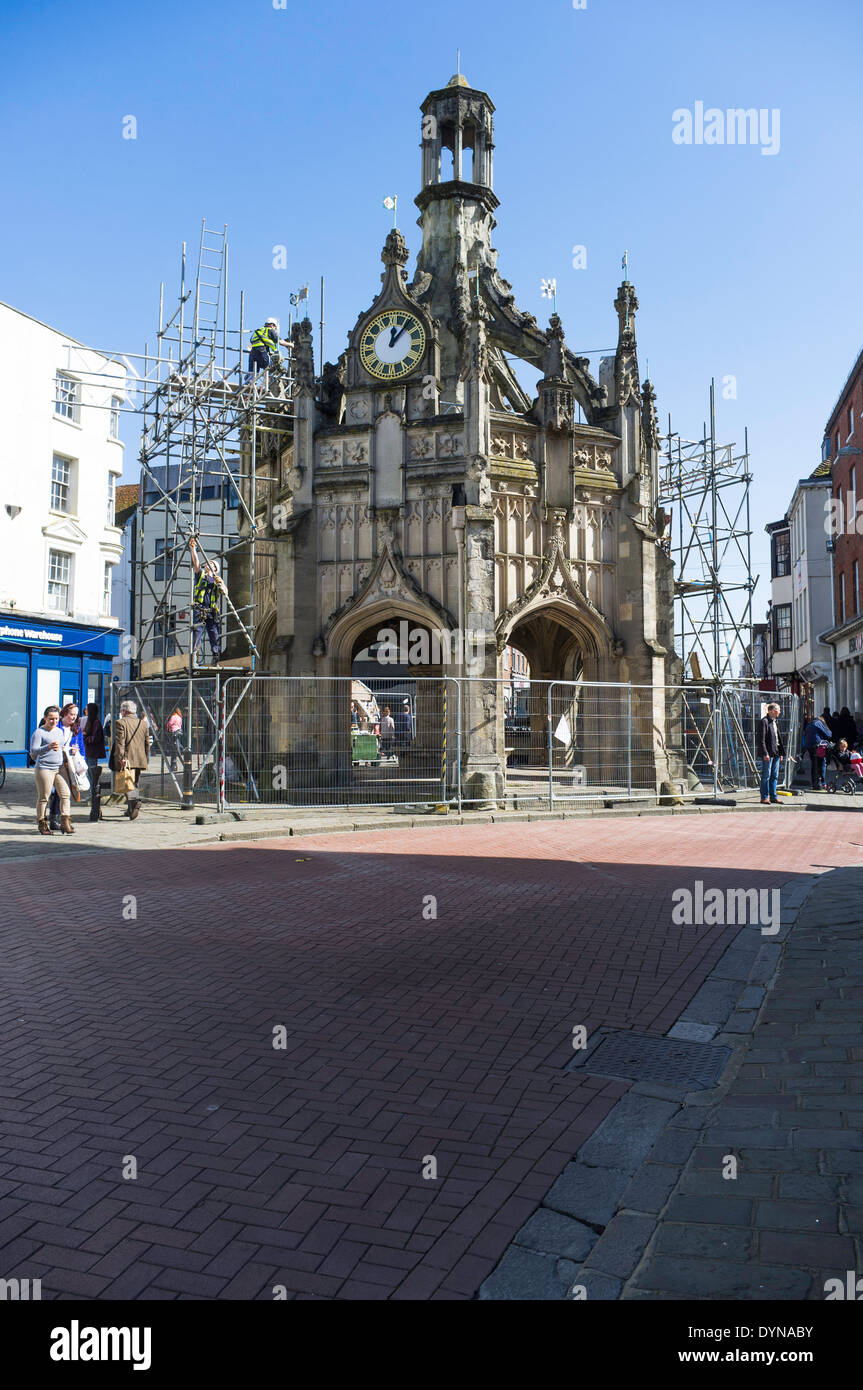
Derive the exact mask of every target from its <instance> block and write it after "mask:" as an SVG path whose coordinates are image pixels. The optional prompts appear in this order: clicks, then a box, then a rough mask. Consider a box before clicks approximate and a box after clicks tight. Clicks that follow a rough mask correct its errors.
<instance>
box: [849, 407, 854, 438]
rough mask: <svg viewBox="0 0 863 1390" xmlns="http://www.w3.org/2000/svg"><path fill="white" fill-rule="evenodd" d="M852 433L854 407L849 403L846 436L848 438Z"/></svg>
mask: <svg viewBox="0 0 863 1390" xmlns="http://www.w3.org/2000/svg"><path fill="white" fill-rule="evenodd" d="M853 433H854V407H853V405H849V407H848V438H849V439H850V438H851V436H852V434H853Z"/></svg>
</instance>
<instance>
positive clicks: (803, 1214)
mask: <svg viewBox="0 0 863 1390" xmlns="http://www.w3.org/2000/svg"><path fill="white" fill-rule="evenodd" d="M755 1219H756V1224H757V1225H759V1226H762V1227H773V1228H775V1229H776V1230H781V1231H819V1232H821V1233H822V1234H823V1233H824V1232H825V1231H826V1232H830V1231H835V1230H836V1229H837V1225H836V1222H837V1209H836V1204H835V1203H834V1202H790V1201H765V1202H759V1203H758V1207H757V1209H756V1218H755Z"/></svg>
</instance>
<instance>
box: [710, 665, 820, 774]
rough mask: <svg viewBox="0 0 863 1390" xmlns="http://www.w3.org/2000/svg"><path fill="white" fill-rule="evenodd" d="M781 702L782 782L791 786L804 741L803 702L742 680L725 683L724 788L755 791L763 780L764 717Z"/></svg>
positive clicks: (721, 711)
mask: <svg viewBox="0 0 863 1390" xmlns="http://www.w3.org/2000/svg"><path fill="white" fill-rule="evenodd" d="M768 704H777V705H779V709H780V713H779V719H778V724H779V733H780V735H781V737H782V741H783V743H784V744H785V749H786V752H787V754H788V755H789V756H788V757H786V759H785V762H784V764H783V769H782V778H781V781H782V785H783V786H784V787H786V788H787V787H789V786H790V785H791V780H792V778H793V775H794V767H795V762H796V759H797V757H798V754H799V744H800V725H799V718H800V701H799V699H798V697H797V696H796V695H792V694H791V693H790V692H788V691H765V690H759V689H758V687H757V686H755V685H751V684H747V683H745V682H739V683H735V684H728V685H725V686H723V688H722V693H721V698H720V704H719V728H720V737H719V759H718V763H719V776H720V780H721V785H722V789H723V791H726V792H730V791H744V790H747V789H748V790H755V789H757V788H758V786H759V784H760V781H761V763H762V759H761V752H760V748H759V740H760V736H761V720H762V718H763V717H764V714H765V713H766V711H767V706H768Z"/></svg>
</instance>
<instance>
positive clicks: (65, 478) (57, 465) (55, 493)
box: [51, 454, 72, 512]
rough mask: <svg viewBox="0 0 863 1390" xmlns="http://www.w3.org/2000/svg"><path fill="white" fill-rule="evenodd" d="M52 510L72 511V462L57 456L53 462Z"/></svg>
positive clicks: (60, 455) (59, 455)
mask: <svg viewBox="0 0 863 1390" xmlns="http://www.w3.org/2000/svg"><path fill="white" fill-rule="evenodd" d="M51 510H52V512H70V511H71V510H72V460H71V459H66V458H63V456H62V454H55V455H54V457H53V459H52V461H51Z"/></svg>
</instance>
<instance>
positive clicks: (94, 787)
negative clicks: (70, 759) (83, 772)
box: [82, 704, 105, 820]
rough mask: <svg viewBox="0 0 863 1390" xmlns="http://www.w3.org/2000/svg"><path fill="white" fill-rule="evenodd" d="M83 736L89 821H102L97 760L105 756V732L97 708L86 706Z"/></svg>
mask: <svg viewBox="0 0 863 1390" xmlns="http://www.w3.org/2000/svg"><path fill="white" fill-rule="evenodd" d="M82 732H83V736H84V757H85V758H86V759H87V771H88V772H89V774H90V819H91V820H101V819H102V788H101V779H102V769H101V767H100V766H99V759H100V758H104V756H105V730H104V729H103V728H102V721H101V719H100V718H99V706H98V705H95V704H90V705H88V706H87V718H86V719H85V721H84V728H83V730H82Z"/></svg>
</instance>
